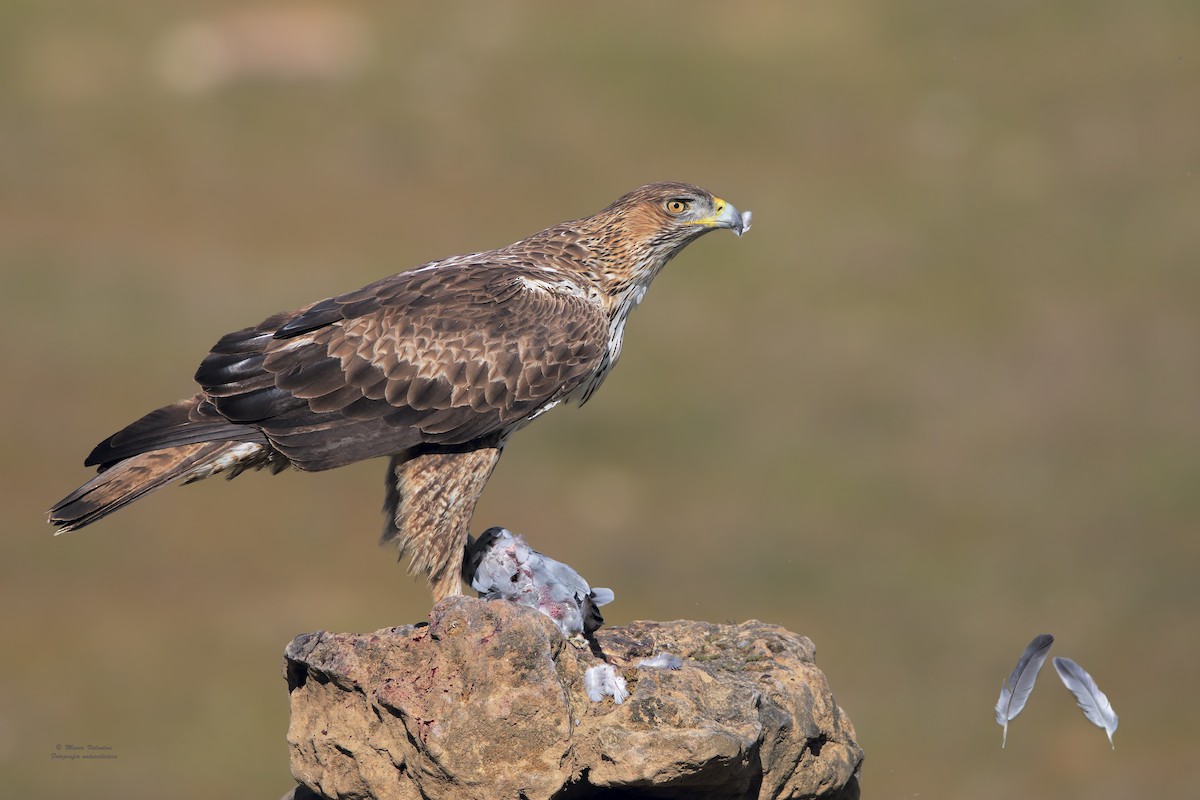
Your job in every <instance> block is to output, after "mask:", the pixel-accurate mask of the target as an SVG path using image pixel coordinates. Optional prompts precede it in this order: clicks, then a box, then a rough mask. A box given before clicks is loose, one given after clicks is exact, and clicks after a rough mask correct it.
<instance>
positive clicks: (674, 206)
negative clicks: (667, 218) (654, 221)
mask: <svg viewBox="0 0 1200 800" xmlns="http://www.w3.org/2000/svg"><path fill="white" fill-rule="evenodd" d="M691 206H692V204H691V202H690V201H688V200H683V199H680V198H678V197H676V198H675V199H674V200H668V201H667V213H668V214H672V215H674V216H679V215H680V214H682V213H683V212H685V211H687V210H688V209H689V208H691Z"/></svg>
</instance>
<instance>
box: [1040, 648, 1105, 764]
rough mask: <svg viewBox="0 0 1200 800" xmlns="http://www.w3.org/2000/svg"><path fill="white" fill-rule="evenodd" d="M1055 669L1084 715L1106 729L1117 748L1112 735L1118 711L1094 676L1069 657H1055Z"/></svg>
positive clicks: (1094, 723)
mask: <svg viewBox="0 0 1200 800" xmlns="http://www.w3.org/2000/svg"><path fill="white" fill-rule="evenodd" d="M1054 669H1055V670H1057V671H1058V677H1060V678H1062V682H1063V685H1064V686H1066V687H1067V688H1068V689H1070V690H1071V694H1073V695H1075V702H1076V703H1078V704H1079V707H1080V708H1082V709H1083V715H1084V716H1085V717H1087V718H1088V721H1089V722H1091V723H1092V724H1093V725H1096V726H1098V727H1101V728H1103V729H1104V732H1105V733H1107V734H1108V743H1109V744H1111V745H1112V748H1113V750H1116V749H1117V745H1116V744H1115V743H1114V742H1113V738H1112V737H1113V732H1114V731H1116V729H1117V712H1115V711H1113V707H1112V704H1111V703H1109V702H1108V698H1107V697H1105V696H1104V692H1102V691H1100V687H1098V686H1097V685H1096V682H1095V681H1094V680H1092V676H1091V675H1088V674H1087V670H1085V669H1084V668H1083V667H1081V666H1079V665H1078V664H1076V663H1075V662H1074V661H1072V660H1071V659H1069V658H1056V659H1054Z"/></svg>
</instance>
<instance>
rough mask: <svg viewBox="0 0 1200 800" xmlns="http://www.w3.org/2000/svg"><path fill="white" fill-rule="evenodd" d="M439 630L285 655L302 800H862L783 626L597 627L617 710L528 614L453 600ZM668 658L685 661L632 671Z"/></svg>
mask: <svg viewBox="0 0 1200 800" xmlns="http://www.w3.org/2000/svg"><path fill="white" fill-rule="evenodd" d="M429 619H430V621H429V623H428V624H424V623H422V624H420V625H408V626H405V627H400V628H386V629H384V630H381V631H377V632H375V633H370V634H335V633H325V632H319V633H310V634H304V635H301V636H298V637H296V639H295V640H293V641H292V643H291V644H290V645H288V648H287V652H286V661H285V671H286V676H287V681H288V692H289V694H290V696H291V712H292V718H291V726H290V727H289V729H288V742H289V744H290V745H291V768H292V775H293V776H294V777H295V778H296V780H297V781H298V783H299V784H300V785H299V786H298V787H297V788H296V789H295V790H294V791H293V792H291V793H289V794H288V798H292V797H294V798H296V800H301V798H308V799H310V800H316V799H318V798H330V799H331V800H349V799H350V798H355V799H356V800H357V799H359V798H376V800H384V799H385V798H386V799H387V800H391V799H392V798H397V799H407V798H412V799H413V800H418V799H424V800H438V799H439V798H447V799H449V798H454V800H459V799H460V798H479V800H496V799H497V798H514V800H517V799H520V800H539V799H540V798H560V799H561V800H581V799H582V798H619V797H652V798H675V797H681V798H682V797H686V798H689V800H701V799H702V798H776V797H790V798H818V797H819V798H837V800H846V799H848V798H857V797H858V769H859V765H860V764H861V762H862V750H861V749H860V748H859V747H858V745H857V744H856V743H855V741H854V727H853V726H852V725H851V724H850V720H849V719H848V718H847V717H846V715H845V714H844V713H843V712H842V710H841V709H840V708H838V706H837V704H836V703H835V702H834V700H833V694H832V693H831V692H830V690H829V685H828V684H827V683H826V681H825V676H824V675H823V674H822V673H821V672H820V670H818V669H817V668H816V666H815V664H814V661H813V656H814V653H815V648H814V647H813V644H812V642H811V641H809V640H808V639H807V638H804V637H802V636H797V635H796V634H793V633H790V632H789V631H787V630H785V629H783V628H781V627H778V626H775V625H766V624H764V623H761V622H757V621H750V622H744V623H742V624H740V625H713V624H710V623H706V622H689V621H681V622H634V623H631V624H629V625H625V626H622V627H618V628H611V629H604V630H601V631H599V632H598V633H597V639H598V641H599V644H600V646H601V648H602V650H603V652H604V655H605V656H607V657H608V658H609V659H610V660H611V661H612V663H613V664H615V665H616V667H617V671H618V673H619V674H621V675H622V676H623V677H624V678H625V680H626V682H627V684H628V689H629V692H630V695H629V697H628V698H627V699H625V701H624V702H623V703H621V704H619V705H618V704H616V703H615V702H614V700H613V698H610V697H605V698H604V699H603V700H601V701H600V702H592V701H591V700H589V699H588V696H587V694H586V692H585V691H584V687H583V675H584V672H585V671H586V670H587V669H588V668H589V667H592V666H595V665H597V664H601V663H603V662H602V661H600V660H599V659H598V658H597V657H596V656H595V655H594V654H593V653H592V652H590V651H589V650H586V649H579V648H577V647H575V646H572V644H571V643H569V642H568V641H567V640H565V639H564V638H563V636H562V634H561V633H559V631H558V629H557V628H556V627H555V626H554V623H553V622H551V621H550V620H549V619H548V618H546V617H544V616H543V615H541V614H539V613H538V612H536V611H534V610H532V609H528V608H523V607H520V606H518V605H516V604H513V603H507V602H502V601H500V602H485V601H482V600H476V599H472V598H468V597H453V598H450V599H448V600H445V601H443V602H441V603H438V604H437V605H436V606H435V607H434V608H433V611H432V612H431V613H430V616H429ZM663 652H667V653H672V654H674V655H677V656H680V657H681V658H682V659H683V666H682V667H681V668H680V669H677V670H672V669H667V668H652V667H638V666H636V664H637V662H638V661H639V660H640V659H642V658H647V657H650V656H652V655H655V654H658V653H663Z"/></svg>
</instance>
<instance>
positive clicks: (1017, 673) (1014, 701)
mask: <svg viewBox="0 0 1200 800" xmlns="http://www.w3.org/2000/svg"><path fill="white" fill-rule="evenodd" d="M1052 644H1054V637H1053V636H1051V635H1050V634H1048V633H1042V634H1039V635H1037V636H1035V637H1034V638H1033V641H1032V642H1030V643H1029V646H1028V647H1026V648H1025V652H1024V653H1022V654H1021V657H1020V658H1019V659H1018V660H1017V666H1015V667H1014V668H1013V671H1012V673H1011V674H1009V676H1008V680H1006V681H1005V682H1004V683H1003V684H1001V686H1000V699H999V700H998V701H996V722H998V723H999V724H1000V725H1001V726H1002V727H1003V728H1004V736H1003V738H1002V739H1001V740H1000V746H1001V747H1005V746H1006V745H1007V744H1008V723H1009V722H1010V721H1012V719H1013V718H1014V717H1016V716H1017V714H1020V713H1021V709H1023V708H1025V703H1026V702H1028V700H1029V693H1030V692H1032V691H1033V684H1034V683H1035V682H1036V681H1037V676H1038V672H1039V671H1040V670H1041V668H1042V664H1043V663H1045V661H1046V655H1047V654H1048V653H1049V652H1050V645H1052Z"/></svg>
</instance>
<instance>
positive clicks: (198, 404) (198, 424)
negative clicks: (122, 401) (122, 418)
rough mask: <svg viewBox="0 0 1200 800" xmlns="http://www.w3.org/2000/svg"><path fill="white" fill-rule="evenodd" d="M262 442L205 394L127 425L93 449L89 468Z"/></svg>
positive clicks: (261, 438) (263, 442)
mask: <svg viewBox="0 0 1200 800" xmlns="http://www.w3.org/2000/svg"><path fill="white" fill-rule="evenodd" d="M234 439H236V440H239V441H243V442H244V441H251V440H254V441H259V442H261V443H262V444H266V439H265V438H264V437H263V436H262V433H261V432H259V431H258V430H257V429H255V428H251V427H248V426H246V425H235V424H234V423H232V422H230V421H229V420H227V419H225V418H224V417H222V416H221V415H220V414H218V413H217V412H216V409H214V408H213V406H212V404H211V403H210V402H208V398H206V397H205V396H204V395H202V394H198V395H196V396H195V397H191V398H189V399H187V400H180V401H179V402H178V403H172V404H171V405H169V406H163V407H162V408H157V409H155V410H154V411H151V412H150V413H149V414H146V415H145V416H144V417H142V418H141V419H138V420H137V421H135V422H132V423H130V424H129V425H126V426H125V427H124V428H122V429H121V430H119V431H117V432H116V433H114V434H113V435H112V436H110V437H108V438H107V439H105V440H104V441H103V442H101V443H100V444H98V445H96V446H95V448H93V449H92V452H91V453H90V454H88V457H87V459H86V460H85V461H84V462H83V465H84V466H85V467H93V466H99V467H100V469H102V470H103V469H106V468H107V467H109V466H111V465H113V464H116V463H117V462H118V461H121V460H123V459H126V458H130V457H132V456H136V455H140V454H142V453H146V452H148V451H151V450H163V449H165V448H168V447H177V446H179V445H185V444H197V443H199V442H219V441H230V440H234Z"/></svg>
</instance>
